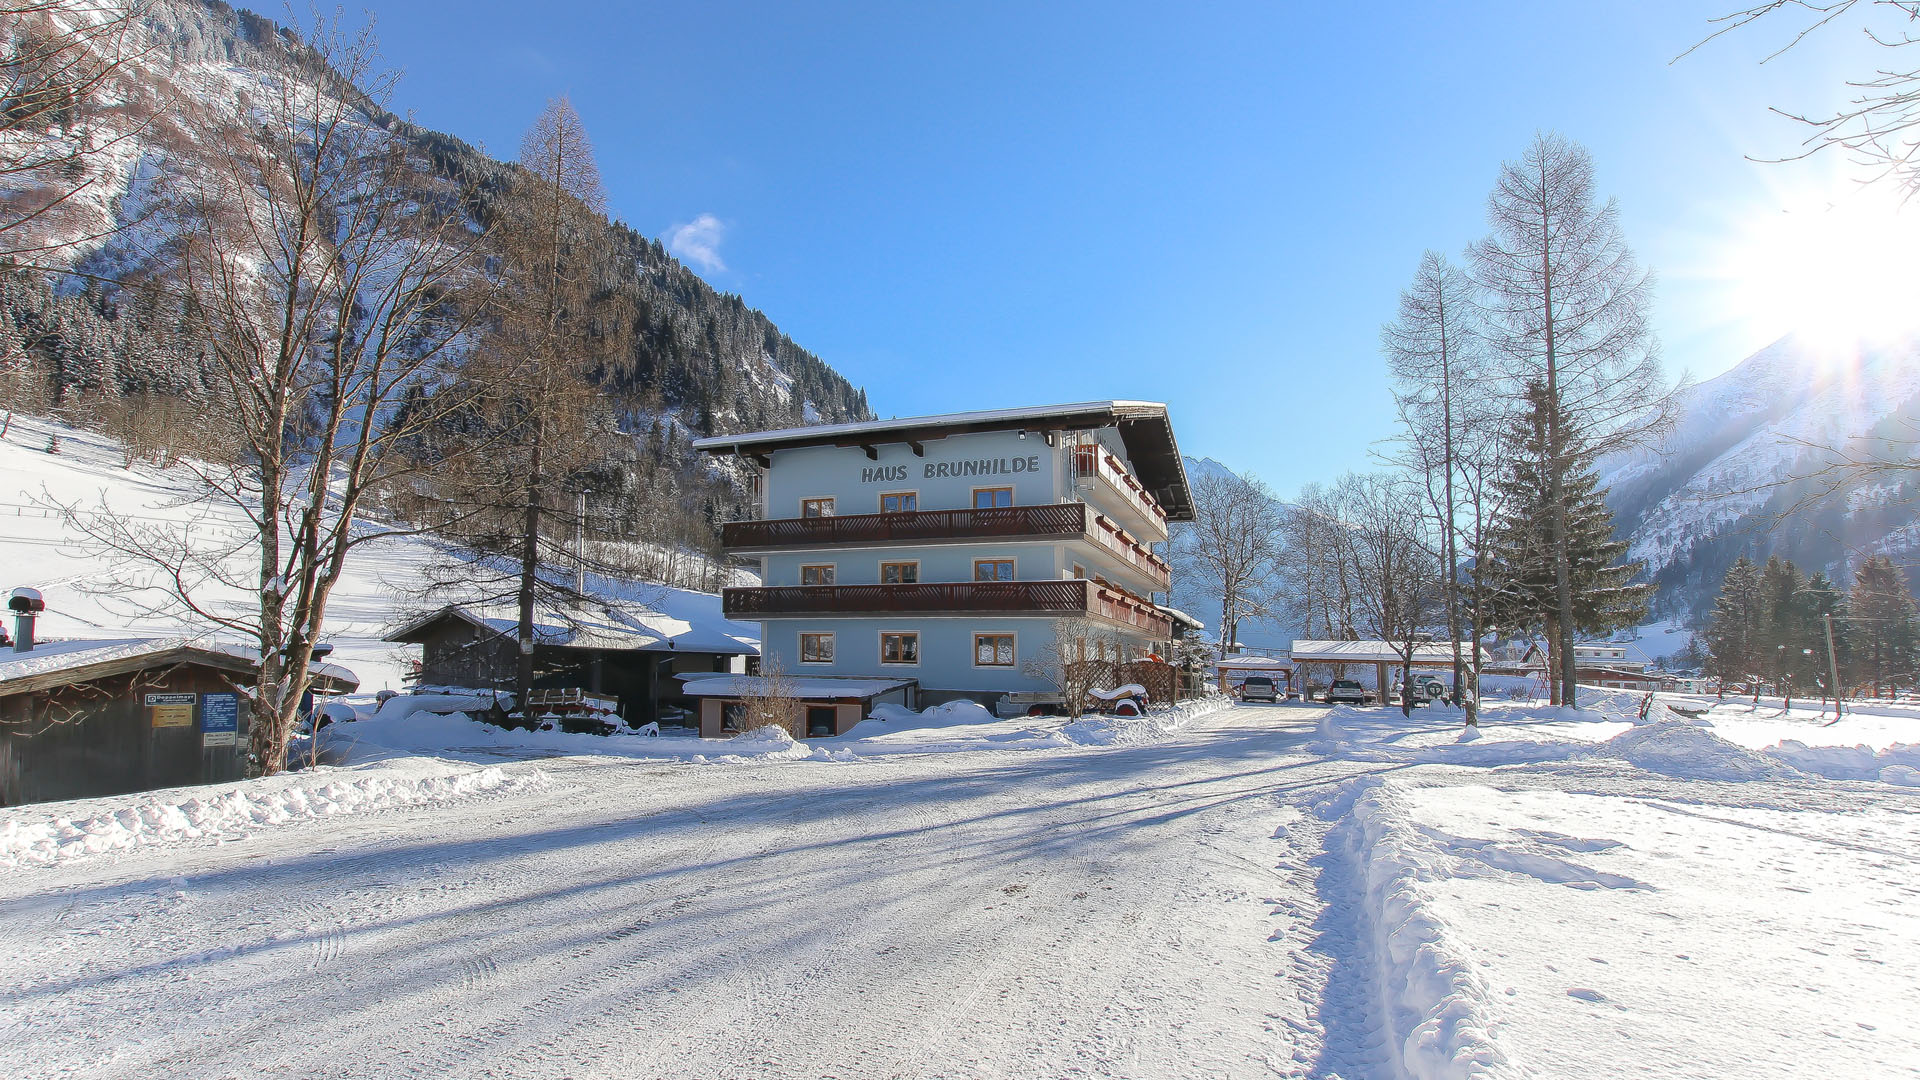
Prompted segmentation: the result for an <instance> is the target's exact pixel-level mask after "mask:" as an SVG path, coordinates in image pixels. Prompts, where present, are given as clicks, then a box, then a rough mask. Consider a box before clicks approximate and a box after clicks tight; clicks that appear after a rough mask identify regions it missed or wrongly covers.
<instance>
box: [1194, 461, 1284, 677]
mask: <svg viewBox="0 0 1920 1080" xmlns="http://www.w3.org/2000/svg"><path fill="white" fill-rule="evenodd" d="M1280 528H1281V510H1280V504H1279V502H1278V501H1277V500H1276V499H1275V498H1274V496H1273V492H1272V491H1270V490H1268V489H1267V486H1266V485H1265V484H1263V483H1261V482H1260V481H1259V480H1257V479H1254V478H1251V477H1241V476H1236V475H1233V474H1231V473H1229V474H1227V475H1224V476H1222V475H1208V476H1203V477H1201V478H1200V481H1199V482H1198V483H1196V484H1194V485H1193V523H1192V524H1191V525H1188V526H1186V527H1185V528H1184V529H1182V530H1181V531H1180V533H1179V535H1178V536H1176V537H1175V542H1174V558H1175V560H1176V564H1177V565H1178V566H1179V567H1180V569H1181V572H1182V573H1183V574H1189V575H1192V576H1194V577H1197V578H1198V579H1200V580H1201V581H1204V582H1205V583H1206V585H1207V587H1208V588H1209V589H1218V590H1219V592H1220V645H1221V649H1222V651H1223V652H1224V651H1226V650H1227V649H1229V648H1231V647H1232V646H1233V645H1234V644H1235V643H1237V642H1238V641H1239V640H1240V624H1241V622H1243V621H1245V620H1247V619H1252V618H1259V617H1262V616H1266V615H1270V614H1272V612H1273V604H1274V598H1273V593H1274V588H1275V585H1276V582H1277V578H1278V574H1279V562H1280V553H1281V544H1280Z"/></svg>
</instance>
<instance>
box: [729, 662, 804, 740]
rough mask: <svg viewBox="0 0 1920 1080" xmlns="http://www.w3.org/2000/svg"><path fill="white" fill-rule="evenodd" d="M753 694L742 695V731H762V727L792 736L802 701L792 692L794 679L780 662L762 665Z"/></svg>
mask: <svg viewBox="0 0 1920 1080" xmlns="http://www.w3.org/2000/svg"><path fill="white" fill-rule="evenodd" d="M756 679H757V680H758V681H757V682H755V683H754V684H753V685H754V689H753V691H752V692H751V693H747V694H744V695H742V696H741V698H740V703H741V705H742V706H744V708H743V709H742V710H741V718H740V730H741V731H742V732H748V731H759V730H761V729H762V728H779V729H780V730H781V731H785V732H787V733H789V734H791V733H792V730H793V720H794V717H796V716H798V715H799V714H800V701H799V699H798V698H797V697H796V696H795V695H794V692H793V680H792V679H789V678H788V677H787V673H786V672H785V671H783V670H782V669H781V667H780V664H779V663H778V662H777V661H771V662H768V663H765V664H762V665H761V666H760V674H759V675H758V676H756Z"/></svg>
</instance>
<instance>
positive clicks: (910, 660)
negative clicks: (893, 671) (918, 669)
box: [880, 634, 920, 664]
mask: <svg viewBox="0 0 1920 1080" xmlns="http://www.w3.org/2000/svg"><path fill="white" fill-rule="evenodd" d="M880 662H881V663H883V664H917V663H919V662H920V635H919V634H881V635H880Z"/></svg>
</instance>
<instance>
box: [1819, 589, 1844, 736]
mask: <svg viewBox="0 0 1920 1080" xmlns="http://www.w3.org/2000/svg"><path fill="white" fill-rule="evenodd" d="M1821 618H1822V619H1824V620H1826V624H1827V678H1828V679H1831V680H1832V681H1833V719H1832V720H1831V721H1829V722H1830V723H1835V724H1837V723H1839V722H1840V664H1839V662H1838V661H1836V660H1835V659H1834V655H1833V613H1832V612H1826V613H1824V614H1822V615H1821Z"/></svg>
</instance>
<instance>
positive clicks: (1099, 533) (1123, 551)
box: [1087, 514, 1173, 590]
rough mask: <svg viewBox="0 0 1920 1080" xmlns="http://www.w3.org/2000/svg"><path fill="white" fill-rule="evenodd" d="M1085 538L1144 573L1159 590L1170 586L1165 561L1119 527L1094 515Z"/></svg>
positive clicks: (1170, 577)
mask: <svg viewBox="0 0 1920 1080" xmlns="http://www.w3.org/2000/svg"><path fill="white" fill-rule="evenodd" d="M1087 536H1088V537H1090V538H1091V539H1092V540H1093V542H1094V543H1096V544H1099V545H1100V546H1101V547H1103V548H1106V549H1107V550H1108V551H1111V552H1113V553H1114V554H1115V555H1118V556H1119V557H1120V558H1121V559H1122V560H1124V561H1125V562H1127V563H1129V564H1131V565H1132V566H1134V567H1136V568H1138V569H1140V570H1142V571H1145V572H1146V574H1147V575H1148V576H1149V577H1151V578H1153V580H1154V581H1155V582H1156V583H1157V584H1158V585H1159V586H1160V587H1161V589H1163V590H1164V589H1167V588H1170V587H1171V586H1172V583H1173V572H1172V571H1171V570H1170V569H1169V568H1168V567H1167V563H1166V560H1165V559H1162V558H1161V557H1160V556H1158V555H1155V554H1154V553H1153V550H1152V549H1151V548H1149V547H1147V546H1146V545H1145V544H1142V543H1141V542H1140V541H1138V540H1135V539H1134V538H1133V537H1132V536H1129V535H1128V534H1127V531H1126V530H1125V529H1122V528H1121V527H1120V526H1118V525H1115V524H1114V523H1113V522H1111V521H1108V520H1107V519H1106V518H1104V517H1101V516H1099V515H1098V514H1096V515H1094V519H1093V525H1092V526H1091V527H1089V528H1088V529H1087Z"/></svg>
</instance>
